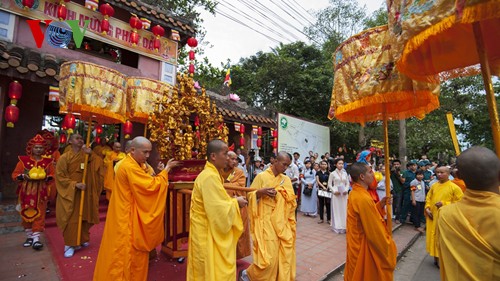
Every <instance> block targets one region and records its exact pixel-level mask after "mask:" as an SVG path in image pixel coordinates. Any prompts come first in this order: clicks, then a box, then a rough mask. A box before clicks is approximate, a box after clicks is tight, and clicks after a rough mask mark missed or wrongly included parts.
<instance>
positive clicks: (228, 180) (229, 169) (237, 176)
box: [219, 151, 252, 259]
mask: <svg viewBox="0 0 500 281" xmlns="http://www.w3.org/2000/svg"><path fill="white" fill-rule="evenodd" d="M227 158H228V161H227V164H226V167H225V168H224V169H221V170H220V171H219V173H220V174H221V176H222V178H223V179H224V187H226V186H237V187H245V185H246V177H245V173H244V172H243V170H242V169H240V168H238V155H236V153H234V152H233V151H229V152H228V153H227ZM226 190H227V193H228V194H229V196H231V197H234V196H245V197H246V192H244V191H236V190H231V189H226ZM240 213H241V220H242V221H243V234H241V236H240V239H239V240H238V245H237V246H236V259H242V258H244V257H247V256H249V255H251V254H252V248H251V246H250V229H249V223H248V210H247V207H243V208H241V209H240Z"/></svg>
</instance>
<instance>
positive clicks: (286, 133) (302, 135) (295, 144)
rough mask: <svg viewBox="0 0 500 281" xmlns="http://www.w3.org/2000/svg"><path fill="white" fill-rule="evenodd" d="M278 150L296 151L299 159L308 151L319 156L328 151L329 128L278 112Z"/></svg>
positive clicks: (291, 152)
mask: <svg viewBox="0 0 500 281" xmlns="http://www.w3.org/2000/svg"><path fill="white" fill-rule="evenodd" d="M278 151H286V152H289V153H290V154H293V153H294V152H298V153H300V160H304V158H305V157H307V156H309V151H312V152H314V153H318V154H319V156H321V155H323V154H325V152H330V128H329V127H327V126H322V125H318V124H316V123H312V122H309V121H306V120H303V119H299V118H296V117H292V116H290V115H285V114H282V113H278Z"/></svg>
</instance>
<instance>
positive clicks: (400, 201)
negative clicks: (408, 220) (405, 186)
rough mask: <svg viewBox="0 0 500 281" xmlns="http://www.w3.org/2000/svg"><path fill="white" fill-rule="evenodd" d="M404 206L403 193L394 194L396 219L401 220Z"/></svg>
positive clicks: (393, 208) (393, 209)
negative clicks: (400, 216)
mask: <svg viewBox="0 0 500 281" xmlns="http://www.w3.org/2000/svg"><path fill="white" fill-rule="evenodd" d="M402 204H403V191H402V190H400V191H398V192H394V198H393V203H392V214H393V215H394V217H395V218H396V219H399V215H400V214H401V207H402Z"/></svg>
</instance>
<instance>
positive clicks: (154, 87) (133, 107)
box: [127, 77, 173, 136]
mask: <svg viewBox="0 0 500 281" xmlns="http://www.w3.org/2000/svg"><path fill="white" fill-rule="evenodd" d="M172 89H173V87H172V86H171V85H169V84H167V83H164V82H161V81H158V80H154V79H149V78H144V77H127V117H128V118H129V119H130V120H131V121H134V122H139V123H142V124H144V136H146V132H147V125H148V118H149V115H150V114H151V113H152V112H153V111H154V109H155V103H156V102H158V101H160V100H161V99H162V98H163V96H164V95H165V94H168V93H171V91H172Z"/></svg>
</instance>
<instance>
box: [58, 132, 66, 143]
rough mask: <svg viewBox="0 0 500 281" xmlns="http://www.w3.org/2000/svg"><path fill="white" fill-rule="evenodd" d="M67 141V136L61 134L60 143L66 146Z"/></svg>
mask: <svg viewBox="0 0 500 281" xmlns="http://www.w3.org/2000/svg"><path fill="white" fill-rule="evenodd" d="M66 141H67V138H66V134H61V135H60V136H59V143H62V144H65V143H66Z"/></svg>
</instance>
